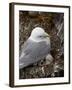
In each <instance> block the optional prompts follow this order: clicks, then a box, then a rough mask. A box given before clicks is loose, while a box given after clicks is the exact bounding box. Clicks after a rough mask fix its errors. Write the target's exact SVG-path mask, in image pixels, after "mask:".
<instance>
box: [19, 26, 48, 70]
mask: <svg viewBox="0 0 72 90" xmlns="http://www.w3.org/2000/svg"><path fill="white" fill-rule="evenodd" d="M49 53H50V37H49V35H48V34H47V33H46V32H45V31H44V29H43V28H40V27H36V28H34V29H33V30H32V32H31V35H30V37H29V38H28V39H27V41H26V42H25V43H24V45H23V48H22V52H21V55H20V57H19V68H20V69H21V68H24V67H26V66H28V65H30V64H33V63H35V62H38V61H39V60H41V59H43V58H45V57H46V56H47V55H48V54H49Z"/></svg>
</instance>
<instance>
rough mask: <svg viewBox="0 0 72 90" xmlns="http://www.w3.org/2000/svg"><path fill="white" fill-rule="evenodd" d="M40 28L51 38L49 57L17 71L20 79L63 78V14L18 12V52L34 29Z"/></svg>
mask: <svg viewBox="0 0 72 90" xmlns="http://www.w3.org/2000/svg"><path fill="white" fill-rule="evenodd" d="M37 26H39V27H42V28H44V30H45V31H46V32H48V33H49V35H50V36H51V55H52V57H53V60H52V61H51V62H48V61H47V60H46V59H44V60H41V61H39V62H37V63H36V64H33V65H30V66H28V67H25V68H23V69H21V70H19V74H20V75H19V78H20V79H30V78H48V77H63V76H64V14H63V13H50V12H49V13H48V12H32V11H29V12H28V11H20V12H19V51H20V52H21V48H22V45H23V43H24V42H25V41H26V40H27V38H28V37H29V36H30V34H31V30H33V28H35V27H37Z"/></svg>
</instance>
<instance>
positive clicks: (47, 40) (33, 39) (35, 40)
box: [29, 37, 50, 44]
mask: <svg viewBox="0 0 72 90" xmlns="http://www.w3.org/2000/svg"><path fill="white" fill-rule="evenodd" d="M29 39H30V40H32V41H34V42H42V41H46V43H47V44H49V43H50V39H49V38H45V39H38V40H37V39H35V38H32V37H29Z"/></svg>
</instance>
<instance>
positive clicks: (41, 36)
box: [30, 27, 50, 41]
mask: <svg viewBox="0 0 72 90" xmlns="http://www.w3.org/2000/svg"><path fill="white" fill-rule="evenodd" d="M30 38H31V39H33V40H37V41H41V40H45V39H50V36H49V34H48V33H46V32H45V31H44V29H43V28H41V27H36V28H34V29H33V30H32V32H31V36H30Z"/></svg>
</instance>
